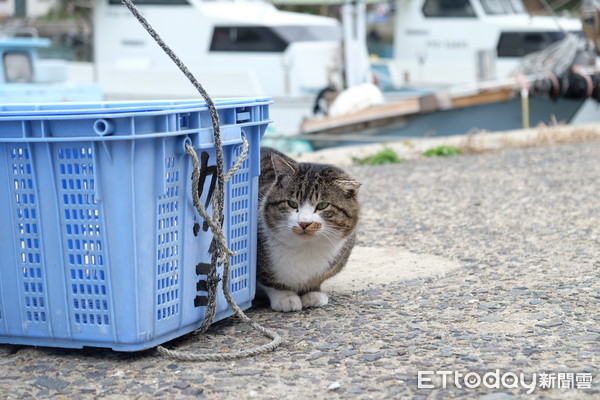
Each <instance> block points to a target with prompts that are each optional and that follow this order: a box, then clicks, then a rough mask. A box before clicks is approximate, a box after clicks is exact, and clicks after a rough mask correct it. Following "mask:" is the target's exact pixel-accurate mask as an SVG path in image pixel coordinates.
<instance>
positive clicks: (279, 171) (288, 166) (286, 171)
mask: <svg viewBox="0 0 600 400" xmlns="http://www.w3.org/2000/svg"><path fill="white" fill-rule="evenodd" d="M271 162H272V163H273V169H274V170H275V175H277V176H280V175H295V174H296V172H298V164H297V163H296V162H293V161H292V162H290V160H286V159H285V158H283V157H281V156H280V155H278V154H275V153H273V154H271Z"/></svg>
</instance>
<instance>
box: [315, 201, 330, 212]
mask: <svg viewBox="0 0 600 400" xmlns="http://www.w3.org/2000/svg"><path fill="white" fill-rule="evenodd" d="M327 207H329V203H327V202H325V201H322V202H320V203H319V204H317V210H324V209H326V208H327Z"/></svg>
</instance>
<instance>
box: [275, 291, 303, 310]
mask: <svg viewBox="0 0 600 400" xmlns="http://www.w3.org/2000/svg"><path fill="white" fill-rule="evenodd" d="M271 308H272V309H273V310H275V311H283V312H290V311H300V310H302V301H301V300H300V296H298V295H297V294H296V293H294V292H287V291H286V292H283V291H280V292H279V293H277V295H275V296H273V297H271Z"/></svg>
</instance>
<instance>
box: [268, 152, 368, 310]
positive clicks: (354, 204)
mask: <svg viewBox="0 0 600 400" xmlns="http://www.w3.org/2000/svg"><path fill="white" fill-rule="evenodd" d="M260 162H261V171H260V173H261V175H260V178H259V221H258V262H257V269H258V273H257V275H258V288H259V293H260V291H262V292H263V293H264V294H266V295H267V296H268V297H269V300H270V303H271V308H272V309H273V310H276V311H284V312H288V311H298V310H301V309H302V308H308V307H322V306H324V305H326V304H327V302H328V301H329V298H328V297H327V295H326V294H325V293H323V292H321V283H323V281H324V280H325V279H327V278H330V277H332V276H333V275H335V274H337V273H338V272H340V270H341V269H342V268H343V267H344V265H345V264H346V262H347V261H348V257H349V256H350V252H351V251H352V247H354V241H355V236H356V232H355V229H356V225H357V224H358V218H359V213H360V208H359V204H358V188H359V187H360V183H359V182H358V181H356V180H355V179H353V178H352V177H350V176H349V175H348V174H347V173H345V172H344V171H342V170H341V169H339V168H337V167H334V166H331V165H326V164H312V163H298V162H296V161H294V160H292V159H291V158H289V157H287V156H286V155H284V154H282V153H280V152H278V151H276V150H273V149H270V148H266V147H265V148H262V149H261V159H260Z"/></svg>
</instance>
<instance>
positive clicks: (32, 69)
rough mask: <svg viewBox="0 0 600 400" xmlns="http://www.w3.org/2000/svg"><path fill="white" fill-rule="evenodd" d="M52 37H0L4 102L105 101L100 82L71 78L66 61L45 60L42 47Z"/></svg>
mask: <svg viewBox="0 0 600 400" xmlns="http://www.w3.org/2000/svg"><path fill="white" fill-rule="evenodd" d="M48 46H50V40H49V39H44V38H39V37H36V36H35V32H34V31H29V35H28V36H25V37H23V36H14V32H11V33H5V35H4V36H0V60H1V61H0V104H9V103H33V102H35V103H43V102H63V101H98V100H102V96H103V93H102V89H101V87H100V85H98V84H94V83H89V84H79V83H74V82H71V81H69V79H68V65H67V63H66V62H65V61H63V60H42V59H40V58H39V57H38V49H39V48H42V47H48Z"/></svg>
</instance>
